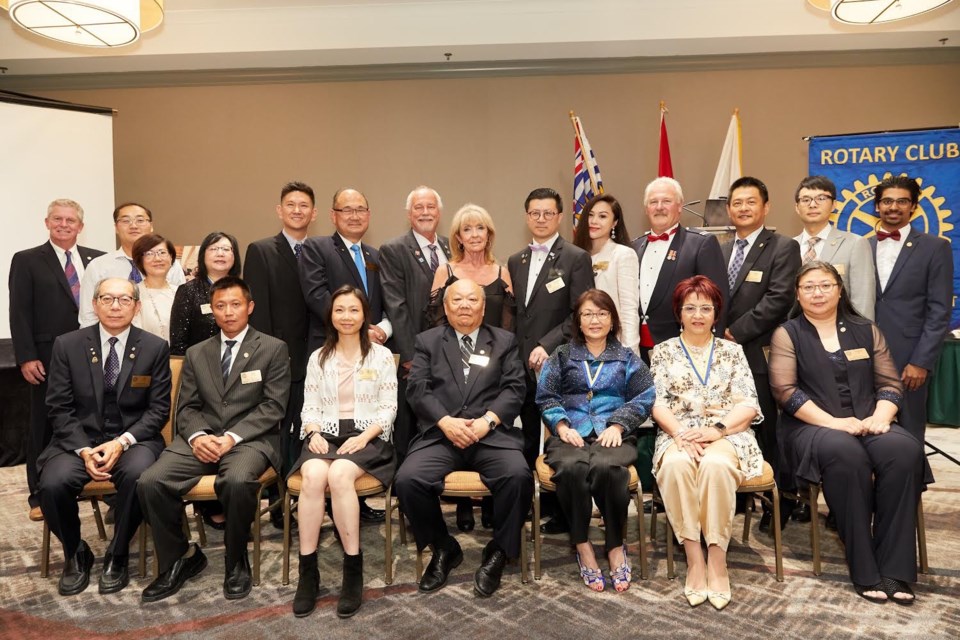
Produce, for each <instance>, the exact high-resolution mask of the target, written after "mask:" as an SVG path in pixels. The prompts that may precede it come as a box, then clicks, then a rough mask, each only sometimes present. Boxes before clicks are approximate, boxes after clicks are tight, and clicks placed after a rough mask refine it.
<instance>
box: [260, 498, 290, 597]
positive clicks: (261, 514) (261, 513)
mask: <svg viewBox="0 0 960 640" xmlns="http://www.w3.org/2000/svg"><path fill="white" fill-rule="evenodd" d="M280 493H281V494H282V493H283V490H282V489H281V490H280ZM262 500H263V486H262V485H261V486H260V490H259V491H257V512H256V516H255V519H254V521H253V586H255V587H256V586H259V584H260V521H261V520H262V519H263V514H264V511H269V510H270V508H269V507H267V509H262V508H261V507H260V505H261V503H262Z"/></svg>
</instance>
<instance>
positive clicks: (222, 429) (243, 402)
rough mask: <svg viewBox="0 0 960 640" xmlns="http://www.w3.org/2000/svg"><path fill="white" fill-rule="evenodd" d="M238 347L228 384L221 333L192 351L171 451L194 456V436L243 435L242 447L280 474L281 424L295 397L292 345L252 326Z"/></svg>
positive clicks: (182, 382) (182, 377)
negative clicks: (289, 400) (244, 376)
mask: <svg viewBox="0 0 960 640" xmlns="http://www.w3.org/2000/svg"><path fill="white" fill-rule="evenodd" d="M234 348H235V351H234V362H233V366H232V367H231V369H230V375H229V376H227V381H226V383H224V381H223V374H221V372H220V336H219V334H218V335H216V336H214V337H212V338H209V339H207V340H204V341H203V342H201V343H200V344H197V345H194V346H192V347H190V348H189V349H187V356H186V358H185V359H184V361H183V370H182V372H181V374H180V395H179V397H178V400H177V408H176V422H175V424H176V429H177V436H178V437H176V438H174V440H173V442H171V443H170V447H169V450H170V451H173V452H175V453H179V454H181V455H187V456H192V455H193V450H192V449H191V447H190V444H189V438H190V436H192V435H193V434H195V433H199V432H206V433H210V434H213V435H216V436H220V435H223V434H224V433H226V432H227V431H230V432H233V433H235V434H237V435H238V436H240V438H241V439H242V440H241V442H240V443H239V444H240V445H246V446H250V447H253V448H255V449H257V450H258V451H260V452H261V453H262V454H263V455H264V456H266V457H267V460H269V461H270V464H271V465H272V466H273V467H274V468H275V469H279V468H280V456H279V455H278V453H277V432H278V430H277V425H278V424H279V423H280V421H281V420H282V419H283V417H284V415H285V414H286V411H287V398H288V396H289V395H290V358H289V356H288V353H289V352H288V350H287V345H286V343H285V342H283V341H281V340H278V339H277V338H274V337H271V336H268V335H266V334H265V333H260V332H259V331H257V330H256V329H255V328H253V327H252V326H251V327H250V328H249V329H248V330H247V335H246V336H245V337H244V339H243V342H242V343H240V344H239V345H237V346H235V347H234ZM245 371H246V372H250V373H251V374H254V372H259V374H260V375H259V376H258V377H259V378H260V379H259V380H251V381H250V382H244V381H243V380H242V379H241V377H242V376H241V374H242V373H243V372H245ZM251 377H257V376H255V375H251Z"/></svg>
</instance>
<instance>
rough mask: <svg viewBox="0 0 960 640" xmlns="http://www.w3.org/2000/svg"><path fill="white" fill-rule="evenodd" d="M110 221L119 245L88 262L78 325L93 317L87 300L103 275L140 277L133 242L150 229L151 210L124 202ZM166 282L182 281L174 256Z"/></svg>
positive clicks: (90, 321) (139, 279)
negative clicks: (115, 248)
mask: <svg viewBox="0 0 960 640" xmlns="http://www.w3.org/2000/svg"><path fill="white" fill-rule="evenodd" d="M113 225H114V228H115V229H116V231H117V237H118V238H119V239H120V248H119V249H117V250H116V251H112V252H110V253H108V254H106V255H102V256H100V257H99V258H97V259H96V260H94V261H93V262H91V263H90V265H89V266H88V267H87V269H86V272H85V273H84V274H83V279H82V280H81V283H80V326H81V327H89V326H90V325H92V324H93V323H95V322H96V321H97V315H96V313H95V312H94V309H93V303H92V302H90V301H91V300H93V289H94V287H96V286H97V283H98V282H100V281H101V280H103V279H105V278H126V279H128V280H130V281H131V282H133V283H135V284H139V283H140V282H142V281H143V274H142V273H140V270H139V269H137V265H136V264H134V262H133V245H134V243H136V241H137V240H139V239H140V238H141V237H143V236H145V235H147V234H148V233H153V214H152V213H150V210H149V209H147V208H146V207H145V206H143V205H141V204H137V203H136V202H126V203H124V204H121V205H120V206H119V207H117V208H116V209H114V210H113ZM167 282H169V283H170V284H171V285H173V286H175V287H177V286H179V285H181V284H183V283H184V282H186V278H185V277H184V275H183V267H181V266H180V263H179V262H178V261H176V260H174V262H173V266H172V267H171V268H170V271H168V272H167Z"/></svg>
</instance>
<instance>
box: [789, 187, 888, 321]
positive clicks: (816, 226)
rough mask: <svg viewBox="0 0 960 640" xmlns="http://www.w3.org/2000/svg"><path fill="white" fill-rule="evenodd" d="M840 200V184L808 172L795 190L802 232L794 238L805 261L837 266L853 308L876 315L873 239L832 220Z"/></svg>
mask: <svg viewBox="0 0 960 640" xmlns="http://www.w3.org/2000/svg"><path fill="white" fill-rule="evenodd" d="M836 200H837V187H836V185H835V184H833V181H832V180H830V179H829V178H827V177H825V176H807V177H806V178H804V179H803V180H801V181H800V186H798V187H797V191H796V193H795V194H794V201H795V202H796V211H797V215H798V216H800V219H801V220H802V221H803V233H801V234H800V235H798V236H796V237H795V238H794V240H796V241H797V243H798V244H799V245H800V254H801V259H802V261H803V264H806V263H808V262H810V261H811V260H823V261H824V262H829V263H830V264H832V265H833V266H834V268H836V270H837V272H838V273H839V274H840V277H841V278H842V279H843V286H844V288H846V290H847V294H848V295H849V296H850V302H852V303H853V308H854V309H856V310H857V312H859V313H860V315H862V316H864V317H865V318H869V319H871V320H873V319H874V304H875V302H876V295H877V277H876V273H875V271H874V269H873V250H872V249H871V248H870V242H869V241H868V240H867V239H866V238H865V237H863V236H858V235H856V234H855V233H849V232H847V231H840V230H839V229H837V228H835V227H834V226H833V225H831V224H830V215H831V214H832V213H833V210H834V206H835V203H836Z"/></svg>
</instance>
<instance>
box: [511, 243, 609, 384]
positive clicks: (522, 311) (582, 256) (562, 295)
mask: <svg viewBox="0 0 960 640" xmlns="http://www.w3.org/2000/svg"><path fill="white" fill-rule="evenodd" d="M507 269H508V270H509V271H510V279H511V280H512V281H513V291H514V295H515V296H516V298H517V321H516V326H515V327H514V329H515V331H516V334H517V340H518V342H519V345H518V346H519V348H520V358H521V362H522V363H523V365H524V366H526V364H527V360H528V359H529V358H530V352H531V351H533V350H534V349H536V348H537V347H538V346H541V347H543V348H544V350H546V352H547V353H553V350H554V349H556V348H557V347H559V346H560V345H561V344H563V343H564V342H568V341H569V340H570V336H571V335H572V332H573V329H572V325H571V324H570V322H571V314H572V313H573V310H574V307H575V306H576V304H577V299H578V298H579V297H580V295H581V294H582V293H583V292H584V291H586V290H587V289H590V288H592V287H593V263H592V262H591V261H590V254H589V253H587V252H586V251H584V250H583V249H581V248H580V247H578V246H576V245H574V244H573V243H570V242H567V241H565V240H564V239H563V238H561V237H558V238H557V240H556V242H554V244H553V247H551V249H550V252H549V253H548V254H547V259H546V261H545V262H544V263H543V268H542V269H541V270H540V275H539V276H538V277H537V281H536V283H535V284H534V287H533V293H532V294H531V295H530V301H529V302H525V301H526V299H527V278H528V277H529V275H530V247H527V248H525V249H524V250H523V251H520V252H519V253H515V254H513V255H512V256H510V259H509V260H508V261H507ZM558 278H562V279H563V284H564V286H563V287H561V288H559V289H554V291H553V293H550V292H549V291H548V290H547V283H550V282H554V281H556V280H557V279H558ZM531 375H533V377H534V379H536V374H531Z"/></svg>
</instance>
